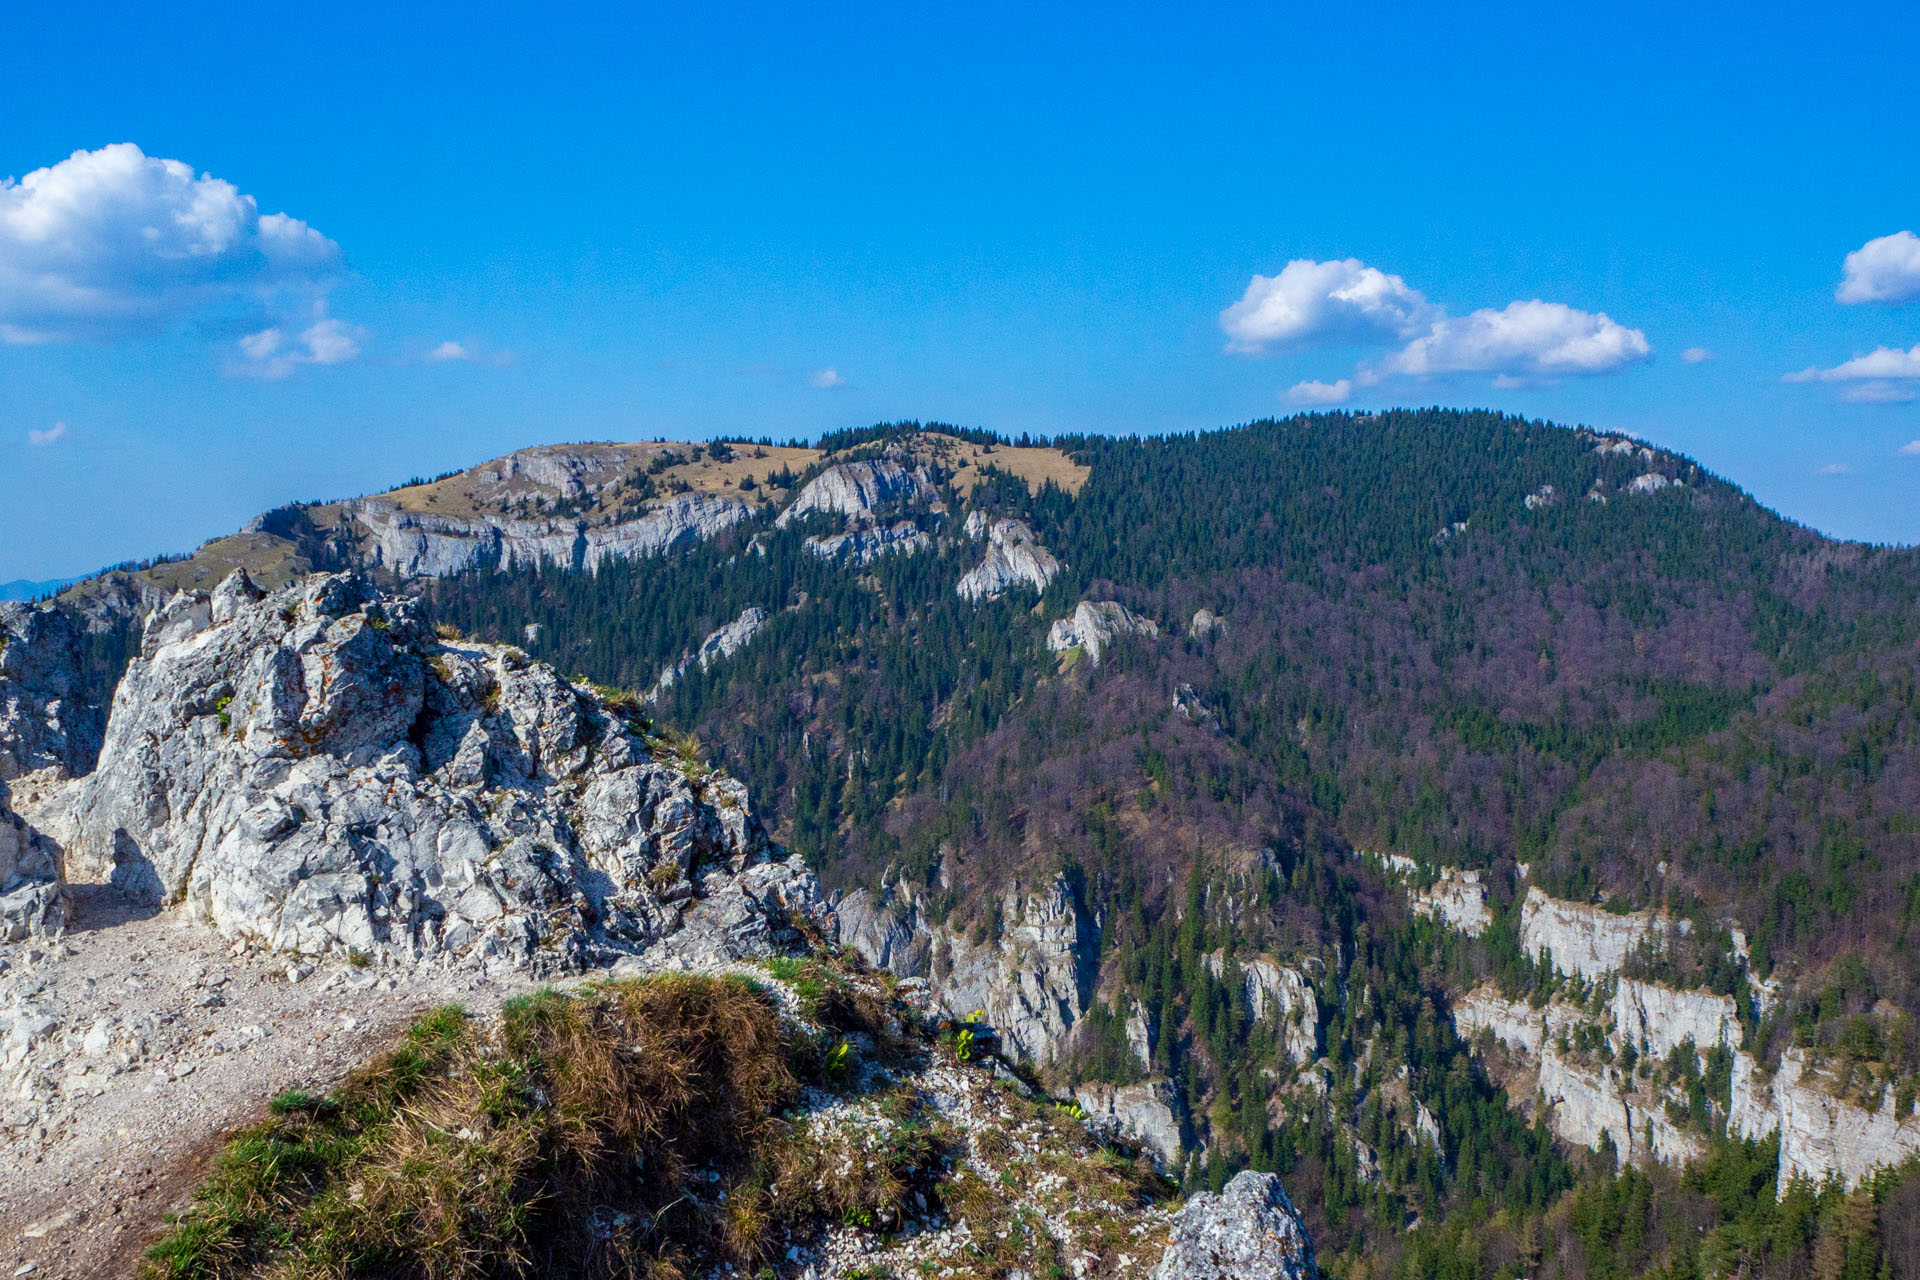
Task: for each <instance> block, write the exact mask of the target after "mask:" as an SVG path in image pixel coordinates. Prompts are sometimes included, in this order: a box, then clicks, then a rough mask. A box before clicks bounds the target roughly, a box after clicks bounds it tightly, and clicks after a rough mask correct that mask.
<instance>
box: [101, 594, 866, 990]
mask: <svg viewBox="0 0 1920 1280" xmlns="http://www.w3.org/2000/svg"><path fill="white" fill-rule="evenodd" d="M654 746H655V744H653V743H652V742H650V741H649V740H648V739H647V738H646V737H645V736H644V735H642V734H641V733H639V732H638V731H636V730H635V729H634V728H632V727H631V726H629V725H628V724H627V723H626V722H624V721H623V720H622V719H621V718H620V717H619V716H618V715H617V714H615V713H614V712H612V711H611V710H609V709H608V708H607V707H606V706H605V705H604V704H602V703H601V702H600V701H599V699H597V698H596V697H595V696H594V695H593V694H592V693H591V692H590V691H588V690H586V689H583V688H580V687H576V686H573V685H570V684H568V683H567V682H566V681H565V680H563V679H561V678H560V677H559V676H558V675H556V674H555V673H554V672H553V670H552V669H551V668H549V667H546V666H544V665H542V664H538V663H534V662H531V661H529V660H528V659H527V658H526V657H525V656H524V655H523V654H521V653H520V652H519V651H518V650H516V649H512V648H509V647H502V646H493V645H481V644H466V643H459V642H442V641H441V640H439V639H436V638H435V636H434V634H433V633H432V632H431V631H430V630H429V629H428V628H427V627H426V626H425V624H424V623H423V622H422V621H421V620H420V619H419V617H418V615H417V613H416V611H415V609H414V607H413V605H412V603H411V602H409V601H407V600H403V599H395V598H391V597H384V596H381V595H380V594H379V593H378V592H377V591H375V590H374V589H373V588H372V587H371V586H369V585H368V584H367V583H366V582H365V581H364V580H362V579H360V578H358V577H355V576H351V575H342V574H328V575H316V576H314V577H312V578H309V579H306V580H305V581H303V582H301V583H300V584H298V585H296V586H294V587H290V588H288V589H286V590H284V591H282V592H280V593H278V594H276V595H273V596H270V597H266V598H260V593H259V592H258V591H257V590H255V589H254V588H253V587H252V585H251V584H250V583H248V582H247V581H246V580H245V578H244V576H243V575H239V574H236V575H234V577H232V578H230V579H228V580H227V581H226V582H224V583H223V584H222V585H221V588H220V589H219V590H218V591H216V592H214V593H213V594H212V596H211V597H207V596H199V597H192V596H181V597H177V598H176V599H175V600H174V601H173V602H171V603H170V605H169V606H168V607H167V608H166V609H163V610H162V611H161V612H160V613H159V614H157V615H156V616H155V618H154V619H153V620H152V622H150V624H149V627H148V634H147V638H146V640H145V642H144V643H143V647H142V651H141V654H140V656H139V657H138V658H137V659H136V660H135V661H134V662H133V663H132V665H131V666H130V667H129V669H128V671H127V674H126V677H125V678H124V679H123V680H122V681H121V684H120V688H119V690H118V692H117V693H116V694H115V697H114V705H113V713H112V716H111V718H110V720H109V724H108V729H107V734H106V742H105V745H104V747H103V748H102V751H101V754H100V763H99V767H98V768H97V769H96V770H95V771H94V773H93V774H92V775H90V776H89V777H88V778H86V779H85V780H84V781H83V782H82V783H81V784H79V791H78V796H77V798H76V801H75V803H74V805H73V812H74V814H75V831H74V837H73V844H72V845H71V847H69V848H68V850H67V862H66V865H67V874H68V878H69V879H70V880H75V881H79V880H108V879H110V880H111V881H112V882H113V883H114V884H116V885H118V886H120V887H121V888H123V889H124V890H126V891H128V892H129V893H131V894H133V895H135V896H136V897H140V898H144V899H146V900H148V901H151V902H155V903H164V904H169V905H171V904H180V905H182V906H183V907H184V909H185V910H186V912H187V913H188V914H189V916H190V917H191V918H195V919H198V920H201V921H204V922H206V923H208V924H211V925H212V926H213V927H215V928H216V929H218V930H219V931H220V932H221V933H222V934H223V935H225V936H227V937H230V938H234V939H239V940H245V941H247V942H249V943H253V944H257V945H261V946H265V947H269V948H273V949H278V950H285V951H293V952H300V953H305V954H322V953H329V952H332V953H335V954H339V953H343V952H347V953H360V954H363V955H368V956H373V957H384V958H386V959H388V960H391V961H395V962H401V963H406V962H418V961H423V960H427V959H436V958H440V957H446V958H449V959H454V960H475V961H489V962H495V961H497V962H508V963H515V964H530V965H534V966H536V967H537V966H541V965H546V964H550V963H585V962H590V961H597V960H602V959H608V958H612V957H615V956H618V955H621V954H632V953H637V952H640V951H642V950H645V949H647V948H648V947H650V946H651V945H653V944H656V943H660V942H662V941H663V940H666V939H669V938H672V939H674V941H675V945H676V946H683V947H693V948H705V949H706V950H708V951H710V952H712V953H714V954H719V955H725V954H729V953H735V952H738V953H740V954H751V953H754V952H756V951H764V950H765V949H766V948H768V947H769V946H771V945H773V944H774V943H775V942H776V941H777V940H778V939H779V938H781V937H784V936H787V932H788V930H789V928H790V926H791V925H793V924H795V923H799V922H802V921H811V922H812V923H813V924H814V926H815V927H818V928H821V929H823V930H829V931H830V927H831V921H830V917H829V916H828V914H827V913H826V911H825V909H824V906H823V904H822V903H821V901H820V898H819V892H818V886H817V884H816V882H815V881H814V879H813V877H812V875H811V873H809V872H808V871H806V869H805V868H804V867H803V866H802V865H801V864H800V863H799V862H798V860H797V859H796V860H792V861H781V860H780V857H779V851H778V850H777V849H776V847H775V846H773V845H772V844H770V843H769V841H768V840H767V837H766V835H765V833H764V832H763V831H762V830H761V827H760V825H759V823H758V821H757V820H756V819H755V818H754V816H753V814H752V813H751V811H750V810H749V809H748V807H747V803H746V794H745V788H744V787H743V786H741V785H740V784H739V783H737V782H735V781H733V780H732V779H729V778H726V777H723V776H717V775H716V776H699V775H697V774H695V773H692V772H689V771H688V770H687V769H685V768H683V767H681V766H679V765H677V764H674V763H666V762H662V761H657V760H655V759H654V758H653V755H652V752H653V750H654Z"/></svg>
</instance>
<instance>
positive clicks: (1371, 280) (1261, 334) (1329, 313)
mask: <svg viewBox="0 0 1920 1280" xmlns="http://www.w3.org/2000/svg"><path fill="white" fill-rule="evenodd" d="M1438 313H1439V309H1438V308H1436V307H1435V306H1433V304H1431V303H1429V302H1428V301H1427V300H1426V298H1425V297H1423V296H1421V294H1420V291H1419V290H1417V289H1413V288H1409V287H1408V285H1407V282H1406V281H1405V280H1402V279H1401V278H1400V277H1399V276H1394V275H1388V274H1387V273H1386V272H1384V271H1381V270H1379V269H1378V268H1376V267H1369V266H1367V265H1366V264H1365V263H1363V262H1361V261H1360V260H1359V259H1358V258H1343V259H1340V260H1338V261H1334V262H1315V261H1314V260H1313V259H1311V258H1296V259H1294V260H1293V261H1292V262H1289V263H1288V264H1287V265H1286V266H1284V267H1282V268H1281V269H1280V274H1279V275H1277V276H1262V275H1256V276H1254V277H1253V280H1252V282H1251V283H1249V284H1248V285H1247V290H1246V292H1245V293H1244V294H1242V295H1241V298H1240V301H1238V302H1236V303H1234V304H1233V305H1232V306H1230V307H1228V308H1227V309H1226V310H1225V311H1222V312H1221V313H1220V327H1221V328H1222V329H1223V330H1225V331H1226V334H1227V338H1228V342H1227V349H1228V350H1230V351H1241V352H1247V353H1249V354H1253V353H1258V352H1261V351H1265V350H1267V349H1268V348H1270V347H1290V346H1306V345H1309V344H1314V343H1329V342H1376V341H1382V340H1385V341H1389V342H1392V341H1399V340H1403V339H1405V338H1408V337H1411V336H1412V335H1413V334H1414V333H1417V332H1418V331H1419V330H1420V329H1421V328H1423V327H1424V326H1425V325H1426V324H1427V323H1428V322H1429V321H1430V320H1431V319H1432V318H1433V317H1434V316H1436V315H1437V314H1438Z"/></svg>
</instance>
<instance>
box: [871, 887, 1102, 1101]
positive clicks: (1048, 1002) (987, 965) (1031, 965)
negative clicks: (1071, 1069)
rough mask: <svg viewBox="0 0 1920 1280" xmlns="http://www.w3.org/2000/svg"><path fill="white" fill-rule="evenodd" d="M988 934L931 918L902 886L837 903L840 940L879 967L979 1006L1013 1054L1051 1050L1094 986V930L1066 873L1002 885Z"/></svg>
mask: <svg viewBox="0 0 1920 1280" xmlns="http://www.w3.org/2000/svg"><path fill="white" fill-rule="evenodd" d="M996 908H997V910H998V912H999V917H1000V919H999V928H998V929H997V930H993V931H990V932H991V936H990V938H989V940H987V941H981V942H976V941H974V940H973V939H972V938H970V937H968V936H967V935H966V934H965V933H963V932H960V931H958V930H955V929H951V928H949V927H948V926H947V925H945V924H943V923H935V922H932V921H930V920H928V919H927V918H926V916H925V914H924V912H923V911H922V908H921V904H920V901H919V899H918V898H917V897H916V896H915V895H914V894H913V893H912V892H911V891H910V890H907V889H893V890H882V891H881V892H880V893H878V894H875V893H873V892H871V891H869V890H866V889H859V890H856V891H854V892H853V893H850V894H848V895H846V896H845V897H843V898H841V899H840V900H839V902H837V903H836V904H835V912H836V914H837V916H838V917H839V922H840V930H841V932H840V937H841V940H842V942H843V943H844V944H845V945H847V946H850V947H852V948H853V949H854V950H855V951H856V952H858V953H859V954H860V956H861V958H862V959H864V960H865V961H866V962H867V963H868V964H871V965H873V966H874V967H875V968H878V969H886V970H889V971H891V972H893V973H895V974H897V975H899V976H901V977H911V978H924V979H926V980H927V982H928V985H929V988H930V991H931V994H932V996H933V999H934V1001H935V1003H936V1004H937V1005H938V1006H939V1007H940V1008H941V1009H943V1010H944V1011H946V1012H947V1013H948V1014H950V1015H952V1016H954V1017H961V1018H964V1017H968V1016H970V1015H972V1014H973V1013H975V1012H980V1013H983V1014H984V1015H985V1017H986V1020H987V1022H988V1023H990V1024H991V1025H992V1026H993V1028H994V1030H995V1031H997V1032H998V1033H999V1034H1000V1037H1001V1040H1002V1042H1003V1043H1004V1044H1005V1045H1006V1046H1007V1048H1008V1049H1009V1050H1010V1051H1011V1052H1012V1053H1013V1054H1014V1055H1015V1056H1018V1057H1021V1058H1025V1059H1028V1060H1030V1061H1032V1062H1035V1063H1037V1064H1040V1065H1045V1064H1047V1063H1049V1062H1051V1061H1052V1060H1053V1058H1054V1057H1055V1056H1056V1054H1057V1053H1058V1051H1059V1048H1060V1045H1061V1043H1062V1041H1064V1040H1065V1038H1066V1035H1067V1032H1068V1031H1070V1030H1071V1029H1072V1028H1073V1025H1074V1023H1076V1022H1078V1021H1079V1020H1080V1018H1081V1017H1082V1016H1083V1015H1084V1014H1085V1013H1086V1010H1087V1002H1088V1000H1089V999H1090V998H1091V996H1092V980H1093V973H1092V966H1093V964H1094V962H1095V960H1096V959H1097V955H1098V950H1099V947H1098V939H1097V931H1096V928H1095V926H1094V924H1093V922H1092V921H1091V920H1090V919H1088V918H1087V916H1086V914H1085V912H1084V911H1083V910H1082V908H1081V906H1080V903H1079V900H1078V899H1077V898H1076V897H1075V896H1074V894H1073V891H1072V889H1071V888H1070V887H1069V886H1068V885H1067V882H1066V880H1065V879H1064V878H1061V877H1056V878H1054V880H1053V881H1051V882H1050V883H1049V884H1048V885H1047V886H1046V888H1044V889H1042V890H1040V891H1039V892H1036V893H1031V894H1022V893H1020V892H1018V891H1012V890H1010V891H1008V892H1007V893H1006V894H1005V895H1003V896H1002V898H1001V899H1000V901H999V902H998V903H997V904H996Z"/></svg>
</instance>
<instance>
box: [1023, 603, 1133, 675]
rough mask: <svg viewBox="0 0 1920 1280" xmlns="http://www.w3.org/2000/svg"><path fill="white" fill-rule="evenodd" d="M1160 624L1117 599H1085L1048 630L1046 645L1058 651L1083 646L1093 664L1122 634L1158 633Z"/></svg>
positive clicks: (1097, 661) (1096, 663)
mask: <svg viewBox="0 0 1920 1280" xmlns="http://www.w3.org/2000/svg"><path fill="white" fill-rule="evenodd" d="M1159 634H1160V627H1159V625H1158V624H1156V623H1155V622H1154V621H1153V619H1151V618H1143V617H1141V616H1140V615H1139V614H1137V613H1135V612H1133V610H1131V609H1129V608H1127V607H1126V606H1125V605H1123V604H1121V603H1120V602H1119V601H1117V600H1082V601H1081V602H1080V603H1079V604H1078V605H1076V606H1075V607H1074V610H1073V614H1072V616H1071V617H1066V618H1061V619H1060V620H1059V621H1057V622H1055V623H1054V624H1053V626H1052V627H1050V628H1049V629H1048V631H1047V648H1049V649H1051V650H1053V652H1055V653H1065V652H1066V651H1067V650H1069V649H1080V650H1082V651H1084V652H1085V653H1086V655H1087V659H1088V661H1090V662H1092V663H1093V665H1094V666H1096V667H1097V666H1099V665H1100V655H1101V654H1102V653H1104V652H1106V650H1107V647H1108V646H1109V645H1111V644H1112V643H1113V642H1114V641H1115V640H1117V639H1119V638H1120V637H1122V636H1158V635H1159Z"/></svg>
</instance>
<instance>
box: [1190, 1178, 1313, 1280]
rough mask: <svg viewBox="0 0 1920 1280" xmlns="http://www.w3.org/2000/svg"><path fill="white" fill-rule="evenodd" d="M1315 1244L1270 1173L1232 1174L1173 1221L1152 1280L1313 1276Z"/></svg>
mask: <svg viewBox="0 0 1920 1280" xmlns="http://www.w3.org/2000/svg"><path fill="white" fill-rule="evenodd" d="M1319 1274H1320V1268H1319V1267H1318V1265H1316V1264H1315V1262H1314V1260H1313V1242H1312V1241H1311V1240H1309V1239H1307V1229H1306V1227H1305V1226H1303V1225H1302V1224H1301V1222H1300V1215H1299V1214H1298V1213H1296V1212H1294V1208H1293V1202H1292V1201H1291V1200H1289V1199H1287V1192H1286V1188H1284V1187H1282V1186H1281V1185H1280V1178H1279V1176H1278V1175H1277V1174H1272V1173H1255V1172H1253V1171H1252V1170H1248V1171H1247V1172H1245V1173H1240V1174H1236V1175H1234V1178H1233V1180H1232V1181H1231V1182H1229V1183H1227V1185H1226V1187H1225V1188H1224V1189H1223V1190H1222V1191H1221V1192H1220V1194H1219V1195H1217V1196H1216V1195H1212V1194H1209V1193H1208V1192H1204V1191H1203V1192H1201V1193H1200V1194H1198V1195H1196V1196H1194V1197H1193V1198H1192V1199H1191V1200H1188V1201H1187V1207H1186V1208H1184V1209H1182V1210H1181V1211H1180V1216H1179V1217H1178V1218H1176V1219H1174V1223H1173V1236H1172V1239H1170V1240H1169V1241H1168V1242H1167V1251H1166V1252H1165V1253H1164V1254H1162V1255H1161V1257H1160V1265H1159V1266H1158V1267H1157V1268H1155V1269H1154V1273H1153V1275H1154V1280H1317V1277H1318V1276H1319Z"/></svg>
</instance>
